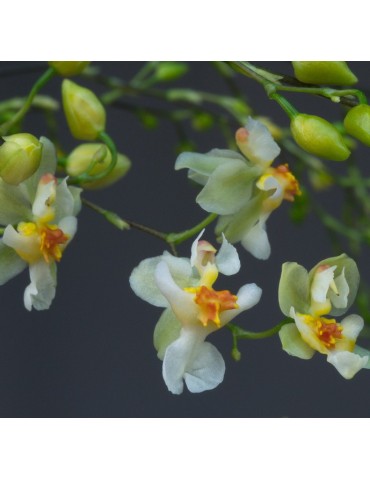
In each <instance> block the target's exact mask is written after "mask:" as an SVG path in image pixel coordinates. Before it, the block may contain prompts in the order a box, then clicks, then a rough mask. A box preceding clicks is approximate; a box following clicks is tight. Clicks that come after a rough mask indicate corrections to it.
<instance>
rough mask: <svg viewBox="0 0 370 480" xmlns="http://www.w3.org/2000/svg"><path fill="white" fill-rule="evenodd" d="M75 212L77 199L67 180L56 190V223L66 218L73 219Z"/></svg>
mask: <svg viewBox="0 0 370 480" xmlns="http://www.w3.org/2000/svg"><path fill="white" fill-rule="evenodd" d="M74 211H75V198H74V197H73V195H72V192H71V191H70V189H69V187H68V186H67V179H66V178H65V179H64V180H63V181H62V182H61V183H60V184H59V185H58V186H57V188H56V198H55V221H56V223H58V222H59V221H60V220H61V219H62V218H64V217H71V216H75V215H74Z"/></svg>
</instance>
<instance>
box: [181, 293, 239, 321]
mask: <svg viewBox="0 0 370 480" xmlns="http://www.w3.org/2000/svg"><path fill="white" fill-rule="evenodd" d="M185 290H186V291H187V292H190V293H194V294H195V297H194V302H195V303H196V304H197V305H199V314H198V320H199V321H200V322H201V323H202V324H203V325H204V326H205V327H206V326H207V325H208V322H213V323H214V324H215V325H217V326H218V327H220V326H221V320H220V313H221V312H223V311H225V310H234V309H236V308H239V306H238V304H237V303H236V301H237V299H238V297H237V296H236V295H232V294H231V293H230V292H229V290H221V291H219V292H217V291H216V290H213V288H209V287H206V286H205V285H201V286H200V287H196V288H186V289H185Z"/></svg>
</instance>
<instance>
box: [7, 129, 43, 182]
mask: <svg viewBox="0 0 370 480" xmlns="http://www.w3.org/2000/svg"><path fill="white" fill-rule="evenodd" d="M3 139H4V140H5V143H3V145H2V146H1V147H0V177H1V178H2V179H3V180H4V182H6V183H9V184H10V185H18V184H19V183H21V182H23V181H24V180H27V178H29V177H30V176H31V175H32V174H33V173H34V172H35V171H36V170H37V169H38V167H39V165H40V160H41V150H42V145H41V143H40V142H39V141H38V140H37V138H36V137H34V136H33V135H30V134H29V133H16V134H14V135H8V136H6V137H3Z"/></svg>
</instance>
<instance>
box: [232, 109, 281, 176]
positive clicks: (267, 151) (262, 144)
mask: <svg viewBox="0 0 370 480" xmlns="http://www.w3.org/2000/svg"><path fill="white" fill-rule="evenodd" d="M245 128H246V130H247V132H248V135H247V138H246V139H245V141H240V140H239V139H238V136H237V144H238V147H239V148H240V150H241V152H242V153H243V154H244V155H245V156H246V157H247V158H249V160H251V161H252V162H254V163H259V164H261V165H263V166H265V167H268V166H269V165H270V164H271V163H272V161H273V160H274V159H275V158H276V157H277V156H278V155H279V153H280V147H279V146H278V144H277V143H276V142H275V140H274V139H273V138H272V135H271V133H270V132H269V130H268V128H267V127H266V126H265V125H263V124H262V123H261V122H259V121H258V120H253V118H251V117H249V118H248V120H247V124H246V126H245Z"/></svg>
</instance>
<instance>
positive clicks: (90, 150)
mask: <svg viewBox="0 0 370 480" xmlns="http://www.w3.org/2000/svg"><path fill="white" fill-rule="evenodd" d="M111 160H112V156H111V153H110V151H109V150H108V149H107V147H106V146H105V145H102V144H100V143H85V144H83V145H79V146H78V147H77V148H75V149H74V150H73V151H72V152H71V153H70V155H69V156H68V158H67V163H66V170H67V173H68V175H71V176H72V177H75V176H78V175H82V174H83V173H88V174H89V175H91V176H94V175H97V174H99V173H101V172H103V171H104V170H105V169H106V168H107V167H108V166H109V164H110V162H111ZM130 167H131V162H130V160H129V159H128V158H127V157H126V156H125V155H122V154H121V153H119V154H118V155H117V163H116V165H115V167H114V169H113V170H112V171H111V172H110V173H109V174H108V175H107V176H105V177H104V178H100V179H99V180H92V181H91V182H85V183H82V184H81V186H82V187H83V188H85V189H90V190H96V189H99V188H104V187H108V186H109V185H112V184H113V183H115V182H117V181H118V180H119V179H120V178H122V177H124V176H125V175H126V173H127V172H128V170H129V169H130Z"/></svg>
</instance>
